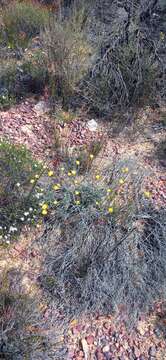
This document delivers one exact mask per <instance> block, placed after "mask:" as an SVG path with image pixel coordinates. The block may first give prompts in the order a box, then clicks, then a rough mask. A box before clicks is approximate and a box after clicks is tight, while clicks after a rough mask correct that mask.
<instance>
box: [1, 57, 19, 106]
mask: <svg viewBox="0 0 166 360" xmlns="http://www.w3.org/2000/svg"><path fill="white" fill-rule="evenodd" d="M16 75H17V64H16V61H15V60H9V61H1V63H0V85H1V93H0V104H1V105H0V106H1V109H2V108H7V107H8V106H9V105H10V104H12V103H13V102H14V99H15V92H14V88H15V83H16Z"/></svg>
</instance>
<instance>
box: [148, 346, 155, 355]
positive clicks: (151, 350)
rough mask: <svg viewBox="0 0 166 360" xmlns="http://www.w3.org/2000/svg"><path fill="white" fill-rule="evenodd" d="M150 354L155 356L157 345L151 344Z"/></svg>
mask: <svg viewBox="0 0 166 360" xmlns="http://www.w3.org/2000/svg"><path fill="white" fill-rule="evenodd" d="M149 355H150V356H155V355H156V347H155V346H151V347H150V348H149Z"/></svg>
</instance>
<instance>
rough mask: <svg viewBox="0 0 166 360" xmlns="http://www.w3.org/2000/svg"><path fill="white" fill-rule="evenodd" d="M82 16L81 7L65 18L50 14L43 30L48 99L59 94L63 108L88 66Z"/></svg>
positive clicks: (89, 52)
mask: <svg viewBox="0 0 166 360" xmlns="http://www.w3.org/2000/svg"><path fill="white" fill-rule="evenodd" d="M85 18H86V14H85V11H84V9H83V8H82V7H81V9H80V10H74V11H73V12H72V14H71V15H70V17H67V18H62V17H60V16H52V17H51V18H50V21H49V25H47V27H46V29H45V32H44V33H43V40H44V44H45V50H46V53H47V63H48V70H49V74H50V91H51V96H52V100H53V101H55V100H57V99H58V98H61V99H62V105H63V107H64V108H65V109H68V107H69V104H70V101H71V97H72V96H73V95H74V94H75V93H76V92H77V90H78V88H77V86H78V84H79V81H80V80H81V79H82V78H83V77H84V76H85V74H86V73H87V71H88V68H89V66H90V54H91V47H90V45H89V43H88V41H87V40H86V37H85V33H84V22H85Z"/></svg>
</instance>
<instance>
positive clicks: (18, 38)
mask: <svg viewBox="0 0 166 360" xmlns="http://www.w3.org/2000/svg"><path fill="white" fill-rule="evenodd" d="M48 17H49V12H48V11H47V10H46V9H45V8H44V9H43V8H42V7H41V6H40V5H39V4H38V3H37V2H36V1H21V2H20V1H18V0H16V1H12V2H9V4H8V5H7V6H6V7H4V8H3V10H2V21H3V25H4V32H5V36H6V41H7V44H8V46H10V47H11V48H15V47H16V48H17V47H21V48H26V47H27V45H28V42H29V40H30V39H31V38H32V37H33V36H36V35H38V34H39V33H40V30H41V28H43V27H44V26H45V24H46V23H47V21H48Z"/></svg>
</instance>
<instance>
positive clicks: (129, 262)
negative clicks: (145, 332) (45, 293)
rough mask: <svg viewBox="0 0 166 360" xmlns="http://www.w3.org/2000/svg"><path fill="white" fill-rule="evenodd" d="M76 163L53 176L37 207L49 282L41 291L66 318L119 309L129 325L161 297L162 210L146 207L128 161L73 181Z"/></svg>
mask: <svg viewBox="0 0 166 360" xmlns="http://www.w3.org/2000/svg"><path fill="white" fill-rule="evenodd" d="M80 165H81V164H80V163H79V161H77V162H76V165H75V168H72V169H71V168H70V169H64V168H63V167H62V168H61V169H60V173H59V174H58V172H57V171H56V176H55V178H54V182H53V184H52V187H51V188H50V191H48V194H49V195H48V196H47V200H46V203H44V204H43V205H42V204H41V206H43V209H46V211H45V216H46V218H47V227H46V231H45V235H44V237H43V238H42V241H43V244H46V252H47V256H46V274H47V276H48V277H49V276H51V278H52V282H51V284H50V282H49V286H48V287H47V282H46V281H45V277H44V286H45V287H46V288H47V289H48V290H49V292H50V293H51V294H52V295H53V296H54V299H55V301H57V304H58V305H59V307H60V308H61V309H63V311H65V313H66V314H68V315H69V316H74V317H75V316H78V315H79V314H80V313H91V312H96V311H97V312H100V313H107V312H110V311H113V310H116V309H118V311H120V310H122V308H123V315H124V314H125V315H129V318H130V320H131V319H132V321H134V320H135V319H137V318H138V317H139V316H140V314H141V313H142V312H144V311H147V310H149V308H150V307H151V306H152V305H153V303H154V302H155V301H156V300H158V299H159V298H161V297H163V296H165V292H166V282H165V276H166V262H165V256H166V246H165V240H164V232H165V220H164V219H165V214H164V209H159V210H157V209H155V208H154V207H153V203H152V202H151V193H150V192H149V191H148V189H146V188H145V187H144V186H143V172H142V173H140V171H139V170H138V169H137V167H135V165H134V162H133V163H132V162H131V161H130V162H127V163H126V164H125V165H124V163H123V164H121V163H117V164H112V166H111V167H110V169H108V170H107V171H106V170H105V171H103V172H100V173H99V172H98V171H97V172H96V171H95V169H94V168H93V169H92V172H91V175H90V176H89V175H88V173H86V174H85V175H84V176H80V175H78V170H77V167H78V168H79V166H80ZM53 279H54V281H53ZM40 280H41V282H42V277H41V279H40ZM131 324H133V322H131Z"/></svg>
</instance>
